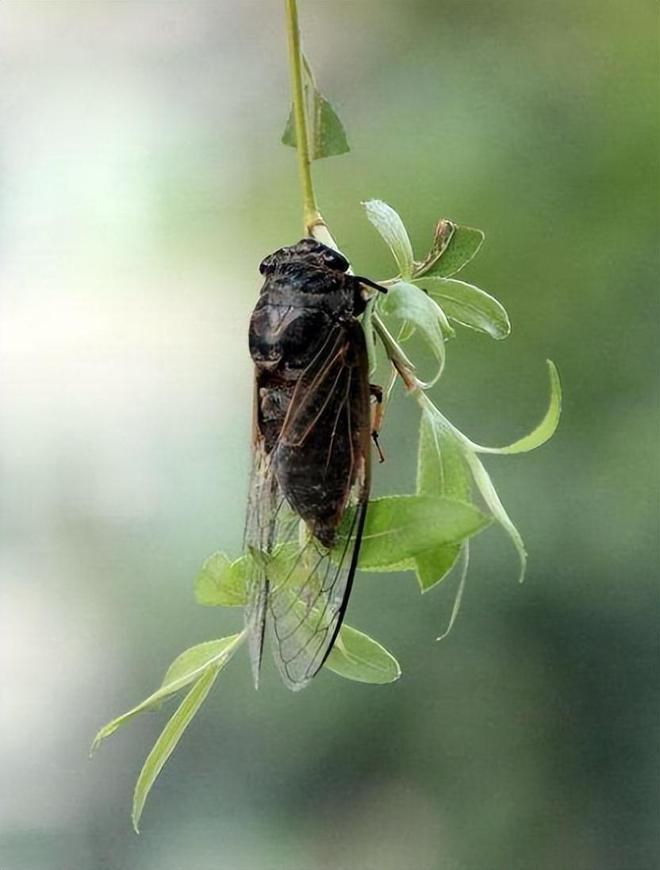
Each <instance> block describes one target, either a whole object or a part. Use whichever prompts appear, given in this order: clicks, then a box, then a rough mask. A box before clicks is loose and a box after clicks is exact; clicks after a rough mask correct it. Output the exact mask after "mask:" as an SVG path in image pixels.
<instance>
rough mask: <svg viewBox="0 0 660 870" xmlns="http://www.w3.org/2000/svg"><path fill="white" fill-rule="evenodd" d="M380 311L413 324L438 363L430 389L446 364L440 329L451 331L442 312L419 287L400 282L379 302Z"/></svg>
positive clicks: (386, 315) (443, 342) (387, 315)
mask: <svg viewBox="0 0 660 870" xmlns="http://www.w3.org/2000/svg"><path fill="white" fill-rule="evenodd" d="M380 310H381V312H382V314H383V315H384V316H385V317H393V318H395V319H396V320H399V321H403V322H404V323H407V324H409V325H413V326H414V327H415V328H416V330H417V332H418V333H419V334H420V335H421V336H422V338H423V339H424V341H425V343H426V344H427V345H428V347H429V349H430V350H431V352H432V353H433V355H434V357H435V358H436V359H437V361H438V370H437V372H436V374H435V375H434V377H433V378H432V379H431V381H430V382H429V384H428V386H431V385H432V384H433V383H435V381H437V379H438V378H439V377H440V375H441V374H442V370H443V368H444V364H445V341H444V336H443V334H442V327H443V326H444V327H445V330H447V329H449V330H451V327H449V324H448V323H447V318H446V317H445V315H444V313H443V311H442V309H441V308H440V307H439V306H438V305H437V303H436V302H434V301H433V299H431V297H430V296H429V295H428V294H427V293H424V291H423V290H420V289H419V287H415V285H414V284H407V283H406V282H405V281H399V282H397V283H396V284H394V285H393V286H392V287H390V288H389V290H388V293H387V296H386V297H385V299H383V300H382V301H381V303H380ZM451 331H452V332H453V330H451Z"/></svg>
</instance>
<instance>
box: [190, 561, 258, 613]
mask: <svg viewBox="0 0 660 870" xmlns="http://www.w3.org/2000/svg"><path fill="white" fill-rule="evenodd" d="M245 581H246V577H245V558H244V557H241V558H239V559H235V560H234V561H233V562H232V561H231V560H230V559H229V557H228V556H226V555H225V554H224V553H220V552H218V553H213V555H211V556H209V557H208V559H207V560H206V561H205V562H204V564H203V565H202V567H201V569H200V572H199V574H198V575H197V578H196V580H195V598H196V599H197V602H198V604H203V605H205V606H206V607H240V606H241V605H243V604H245Z"/></svg>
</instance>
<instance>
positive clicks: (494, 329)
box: [414, 275, 511, 339]
mask: <svg viewBox="0 0 660 870" xmlns="http://www.w3.org/2000/svg"><path fill="white" fill-rule="evenodd" d="M414 283H415V285H416V286H418V287H422V288H423V289H424V290H426V291H428V293H429V294H430V296H432V297H433V299H435V300H436V301H437V302H438V304H439V305H441V306H442V308H443V310H444V312H445V313H446V314H447V316H448V317H451V318H452V320H455V321H456V322H457V323H461V324H463V326H468V327H470V328H471V329H477V330H479V331H480V332H485V333H487V334H488V335H490V336H491V337H492V338H497V339H502V338H506V337H507V335H508V334H509V333H510V332H511V324H510V323H509V316H508V315H507V313H506V310H505V309H504V306H502V305H501V304H500V303H499V302H498V301H497V299H495V298H494V297H493V296H490V295H489V294H488V293H486V292H485V291H484V290H480V289H479V287H475V286H474V285H472V284H466V283H465V281H456V280H454V279H450V278H438V277H434V276H432V275H425V276H424V277H423V278H415V282H414Z"/></svg>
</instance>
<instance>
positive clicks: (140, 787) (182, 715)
mask: <svg viewBox="0 0 660 870" xmlns="http://www.w3.org/2000/svg"><path fill="white" fill-rule="evenodd" d="M219 670H220V669H219V668H217V667H211V668H209V669H208V670H206V671H205V672H204V674H202V676H201V677H200V678H199V679H198V680H197V682H196V683H195V685H194V686H193V687H192V689H191V690H190V691H189V692H188V694H187V695H186V697H185V698H184V699H183V701H182V702H181V704H180V705H179V706H178V707H177V709H176V710H175V712H174V714H173V715H172V718H171V719H170V720H169V722H168V723H167V725H166V726H165V727H164V728H163V730H162V732H161V734H160V737H159V738H158V740H156V742H155V744H154V746H153V749H152V750H151V752H150V753H149V755H148V756H147V759H146V761H145V762H144V765H143V767H142V770H141V771H140V775H139V777H138V780H137V783H136V785H135V792H134V794H133V813H132V820H133V827H134V828H135V832H136V833H139V829H138V825H139V823H140V816H141V815H142V810H143V809H144V804H145V801H146V799H147V795H148V794H149V792H150V791H151V787H152V786H153V784H154V782H155V781H156V778H157V777H158V774H159V773H160V772H161V770H162V769H163V767H164V765H165V762H166V761H167V759H168V758H169V757H170V755H171V754H172V753H173V752H174V750H175V748H176V745H177V743H178V742H179V740H180V739H181V737H182V735H183V732H184V731H185V730H186V728H187V727H188V725H189V724H190V722H191V721H192V719H193V717H194V716H195V714H196V713H197V711H198V710H199V708H200V707H201V706H202V704H203V703H204V701H205V700H206V696H207V695H208V693H209V692H210V690H211V687H212V686H213V683H214V682H215V679H216V677H217V676H218V673H219Z"/></svg>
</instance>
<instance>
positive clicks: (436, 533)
mask: <svg viewBox="0 0 660 870" xmlns="http://www.w3.org/2000/svg"><path fill="white" fill-rule="evenodd" d="M489 522H490V519H489V518H488V517H486V516H485V515H484V514H482V513H481V512H480V511H478V510H477V508H475V507H474V506H473V505H470V504H464V503H463V502H460V501H456V500H454V499H449V498H434V497H432V496H421V495H395V496H386V497H384V498H377V499H374V500H373V501H371V502H370V503H369V509H368V511H367V520H366V523H365V528H364V533H363V536H362V546H361V549H360V561H359V567H360V569H361V570H363V571H383V570H396V567H393V566H398V565H400V564H401V563H402V562H405V561H406V560H407V559H411V558H414V557H415V556H417V555H418V554H419V553H423V552H425V551H426V550H430V549H432V548H433V547H437V546H440V545H445V544H454V543H458V542H460V541H462V540H464V539H465V538H467V537H470V536H471V535H475V534H476V533H477V532H480V531H481V530H482V529H483V528H485V527H486V526H487V525H488V524H489Z"/></svg>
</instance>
